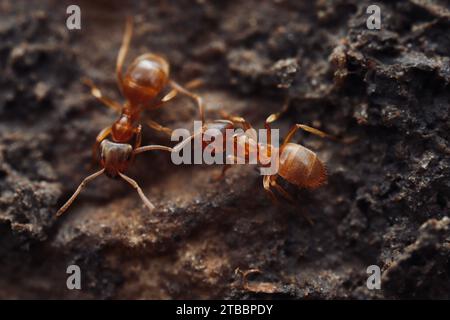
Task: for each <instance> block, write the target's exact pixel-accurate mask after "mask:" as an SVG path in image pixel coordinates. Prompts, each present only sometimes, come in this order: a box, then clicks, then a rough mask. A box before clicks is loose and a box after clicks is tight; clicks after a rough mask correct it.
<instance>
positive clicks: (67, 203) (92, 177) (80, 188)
mask: <svg viewBox="0 0 450 320" xmlns="http://www.w3.org/2000/svg"><path fill="white" fill-rule="evenodd" d="M104 171H105V169H102V170H100V171H97V172H96V173H94V174H91V175H90V176H88V177H86V178H84V180H83V181H82V182H81V183H80V185H79V186H78V188H77V190H75V192H74V194H73V195H72V196H71V197H70V199H69V200H67V202H66V203H65V204H64V205H63V206H62V207H61V208H60V209H59V210H58V212H57V213H56V216H57V217H59V216H60V215H62V214H63V213H64V212H65V211H66V210H67V209H68V208H69V207H70V205H71V204H72V203H73V202H74V201H75V199H76V198H77V197H78V195H79V194H80V192H81V190H83V188H84V187H85V186H86V184H88V183H89V182H90V181H92V180H94V179H95V178H97V177H98V176H99V175H101V174H102V173H103V172H104Z"/></svg>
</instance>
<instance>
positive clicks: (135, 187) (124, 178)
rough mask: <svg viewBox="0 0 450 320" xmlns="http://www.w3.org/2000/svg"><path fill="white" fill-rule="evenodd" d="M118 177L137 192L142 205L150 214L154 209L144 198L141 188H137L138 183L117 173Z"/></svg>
mask: <svg viewBox="0 0 450 320" xmlns="http://www.w3.org/2000/svg"><path fill="white" fill-rule="evenodd" d="M119 176H120V177H121V178H122V179H123V180H125V181H126V182H128V183H129V184H130V185H131V186H132V187H133V188H134V189H136V191H137V192H138V194H139V196H140V197H141V200H142V202H144V205H145V206H146V207H147V209H148V210H150V212H152V211H153V210H154V209H155V206H154V205H153V204H152V203H151V202H150V200H148V198H147V197H146V196H145V194H144V192H143V191H142V189H141V187H139V185H138V183H137V182H136V181H134V180H133V179H131V178H130V177H128V176H126V175H124V174H123V173H121V172H119Z"/></svg>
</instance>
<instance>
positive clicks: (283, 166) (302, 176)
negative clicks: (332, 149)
mask: <svg viewBox="0 0 450 320" xmlns="http://www.w3.org/2000/svg"><path fill="white" fill-rule="evenodd" d="M278 174H279V175H280V176H281V177H283V178H284V179H286V180H287V181H289V182H290V183H292V184H295V185H297V186H298V187H303V188H310V189H314V188H317V187H320V186H321V185H323V184H325V183H326V182H327V171H326V168H325V165H324V164H323V163H322V161H320V159H319V158H318V157H317V154H316V153H314V152H313V151H311V150H309V149H308V148H305V147H303V146H302V145H299V144H295V143H288V144H286V145H285V146H284V148H283V150H282V152H281V154H280V167H279V171H278Z"/></svg>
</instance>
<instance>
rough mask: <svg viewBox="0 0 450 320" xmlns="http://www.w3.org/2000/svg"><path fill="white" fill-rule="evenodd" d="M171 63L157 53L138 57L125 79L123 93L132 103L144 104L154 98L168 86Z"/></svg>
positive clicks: (129, 68)
mask: <svg viewBox="0 0 450 320" xmlns="http://www.w3.org/2000/svg"><path fill="white" fill-rule="evenodd" d="M168 79H169V64H168V63H167V61H166V60H165V59H164V58H162V57H160V56H158V55H155V54H151V53H150V54H144V55H141V56H139V57H137V58H136V59H135V60H134V61H133V62H132V63H131V64H130V66H129V67H128V69H127V71H126V73H125V77H124V79H123V94H124V96H125V98H127V100H128V101H130V103H131V104H143V103H146V102H148V101H150V100H152V99H154V98H155V97H156V96H157V95H158V94H159V93H160V92H161V91H162V89H163V88H164V87H165V86H166V84H167V81H168Z"/></svg>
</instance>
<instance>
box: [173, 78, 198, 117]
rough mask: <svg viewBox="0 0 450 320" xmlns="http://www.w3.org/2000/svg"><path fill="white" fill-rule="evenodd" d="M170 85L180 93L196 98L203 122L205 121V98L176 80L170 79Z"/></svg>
mask: <svg viewBox="0 0 450 320" xmlns="http://www.w3.org/2000/svg"><path fill="white" fill-rule="evenodd" d="M170 86H171V87H172V88H173V89H175V90H177V91H179V92H180V93H182V94H184V95H186V96H188V97H190V98H191V99H193V100H195V102H196V103H197V107H198V111H199V113H200V118H201V120H202V122H203V123H204V122H205V111H204V109H205V107H204V103H203V99H202V97H200V96H199V95H197V94H195V93H193V92H191V91H189V90H188V89H185V88H184V87H182V86H181V85H179V84H178V83H176V82H175V81H173V80H171V81H170Z"/></svg>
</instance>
